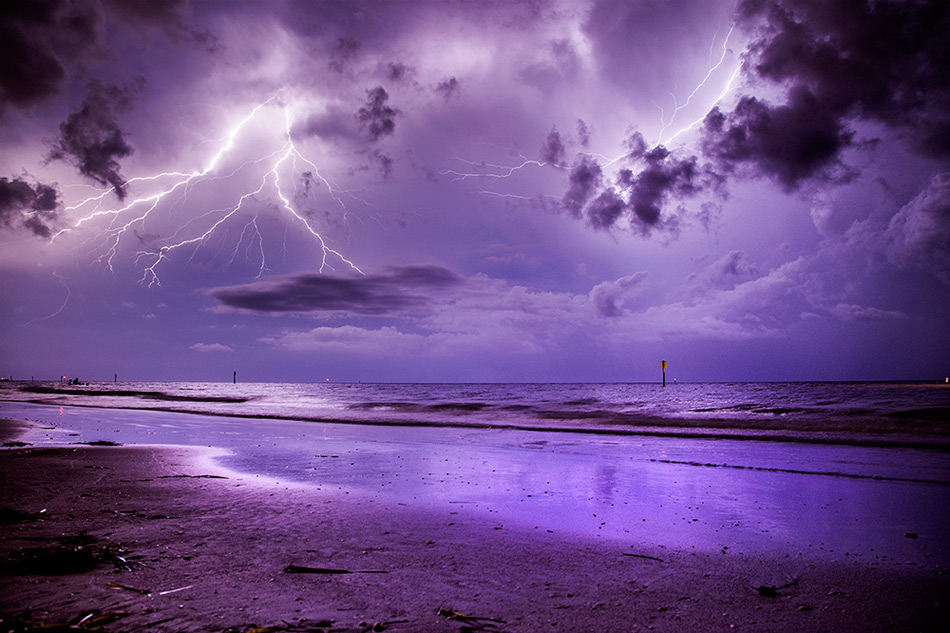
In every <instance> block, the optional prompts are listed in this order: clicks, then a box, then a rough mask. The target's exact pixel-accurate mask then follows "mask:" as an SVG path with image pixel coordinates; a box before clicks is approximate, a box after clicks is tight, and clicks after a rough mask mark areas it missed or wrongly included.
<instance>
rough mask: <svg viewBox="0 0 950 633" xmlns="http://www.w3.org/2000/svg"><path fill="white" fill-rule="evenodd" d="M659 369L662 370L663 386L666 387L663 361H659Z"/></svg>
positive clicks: (664, 363)
mask: <svg viewBox="0 0 950 633" xmlns="http://www.w3.org/2000/svg"><path fill="white" fill-rule="evenodd" d="M660 369H662V370H663V386H664V387H665V386H666V361H665V360H661V361H660Z"/></svg>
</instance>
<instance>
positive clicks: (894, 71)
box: [738, 0, 950, 157]
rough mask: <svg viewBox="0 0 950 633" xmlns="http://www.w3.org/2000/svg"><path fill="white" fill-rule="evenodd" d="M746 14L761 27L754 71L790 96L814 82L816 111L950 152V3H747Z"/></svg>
mask: <svg viewBox="0 0 950 633" xmlns="http://www.w3.org/2000/svg"><path fill="white" fill-rule="evenodd" d="M738 16H739V20H740V21H741V22H742V23H744V24H746V25H755V26H758V25H761V26H758V30H757V31H756V34H757V36H758V37H757V39H756V40H754V41H753V43H752V45H751V46H750V59H749V61H750V62H751V64H752V65H753V70H754V72H755V74H756V75H758V76H759V77H762V78H764V79H767V80H769V81H772V82H775V83H777V84H781V85H785V86H788V87H789V88H790V91H789V94H790V95H793V94H794V93H795V91H799V92H800V91H801V90H802V89H807V90H808V91H809V92H810V93H811V94H812V95H814V106H813V107H814V115H815V116H817V117H819V118H822V119H829V118H837V119H844V118H847V117H853V118H858V119H866V120H872V121H877V122H880V123H883V124H884V125H887V126H890V127H892V128H894V129H898V130H900V131H902V132H903V133H905V134H907V136H908V137H909V138H910V139H911V141H912V142H913V144H914V146H915V147H916V148H917V149H918V150H919V151H921V152H923V153H925V154H927V155H931V156H939V157H948V156H950V46H948V45H947V34H948V33H950V3H947V2H945V1H944V0H909V1H903V0H901V1H897V0H881V1H872V0H827V1H825V2H809V1H806V0H743V2H741V4H740V5H739V9H738ZM755 26H753V28H755ZM807 131H808V130H807V128H806V130H805V133H807Z"/></svg>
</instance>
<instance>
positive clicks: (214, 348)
mask: <svg viewBox="0 0 950 633" xmlns="http://www.w3.org/2000/svg"><path fill="white" fill-rule="evenodd" d="M188 349H190V350H192V351H194V352H233V351H234V350H233V349H231V348H230V347H228V346H227V345H223V344H221V343H195V344H194V345H192V346H191V347H189V348H188Z"/></svg>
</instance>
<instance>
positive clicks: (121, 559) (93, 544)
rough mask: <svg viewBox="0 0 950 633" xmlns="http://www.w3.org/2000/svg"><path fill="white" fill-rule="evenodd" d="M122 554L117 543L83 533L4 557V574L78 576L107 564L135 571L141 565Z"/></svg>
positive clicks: (0, 570)
mask: <svg viewBox="0 0 950 633" xmlns="http://www.w3.org/2000/svg"><path fill="white" fill-rule="evenodd" d="M122 551H123V550H122V549H121V548H120V547H119V546H118V545H116V544H115V543H106V544H100V543H99V542H97V539H96V538H95V537H94V536H91V535H89V534H87V533H86V532H80V533H79V534H77V535H76V536H66V537H62V538H60V539H58V542H57V543H54V544H52V545H48V546H46V547H26V548H23V549H20V550H17V551H14V552H11V553H10V554H6V555H4V556H3V557H0V574H3V575H9V576H23V575H31V574H41V575H60V574H75V573H80V572H84V571H89V570H91V569H93V568H95V567H98V566H99V565H104V564H110V565H114V566H115V567H117V568H119V569H124V570H126V571H131V570H132V569H133V566H135V565H139V564H141V563H136V562H133V561H130V560H129V559H128V558H126V557H125V556H123V555H122Z"/></svg>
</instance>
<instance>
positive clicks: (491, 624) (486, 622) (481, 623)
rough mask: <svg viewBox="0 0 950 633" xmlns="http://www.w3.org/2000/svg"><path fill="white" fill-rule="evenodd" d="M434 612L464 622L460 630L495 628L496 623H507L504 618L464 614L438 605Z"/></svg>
mask: <svg viewBox="0 0 950 633" xmlns="http://www.w3.org/2000/svg"><path fill="white" fill-rule="evenodd" d="M436 613H438V615H439V616H440V617H443V618H446V619H448V620H456V621H458V622H462V623H464V624H465V625H466V626H463V627H462V629H461V630H462V631H486V630H489V629H494V628H496V627H495V625H496V624H507V623H506V622H505V621H504V620H498V619H496V618H485V617H476V616H473V615H466V614H464V613H460V612H458V611H456V610H454V609H446V608H444V607H439V610H438V611H437V612H436Z"/></svg>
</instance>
